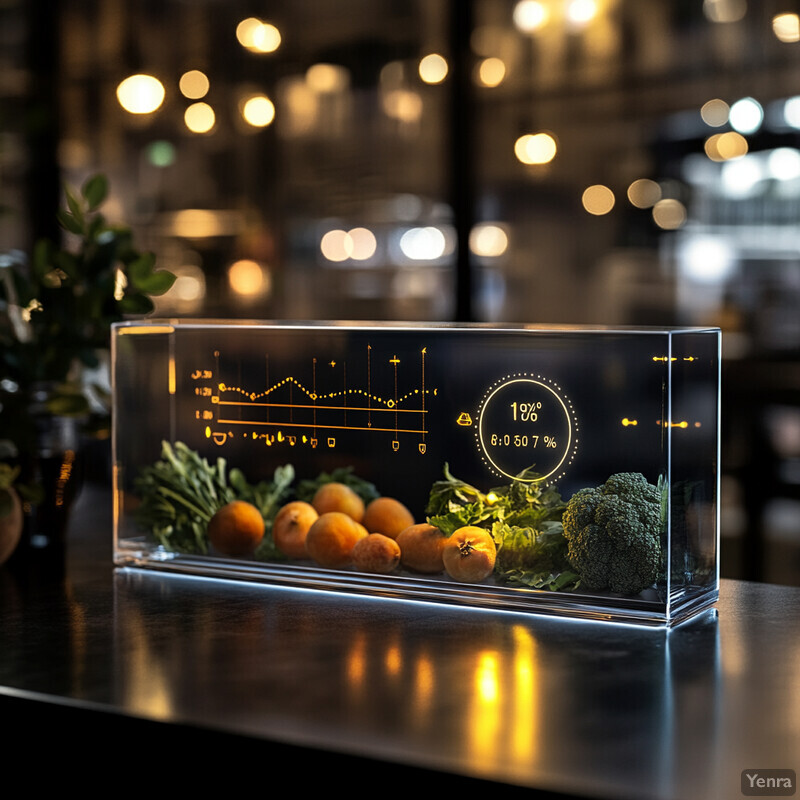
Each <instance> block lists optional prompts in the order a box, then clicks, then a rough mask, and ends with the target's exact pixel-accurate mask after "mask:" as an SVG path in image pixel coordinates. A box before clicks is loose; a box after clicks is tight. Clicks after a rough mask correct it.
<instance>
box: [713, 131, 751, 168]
mask: <svg viewBox="0 0 800 800" xmlns="http://www.w3.org/2000/svg"><path fill="white" fill-rule="evenodd" d="M704 147H705V151H706V155H707V156H708V157H709V158H710V159H711V160H712V161H727V160H728V159H730V158H741V157H742V156H743V155H746V154H747V151H748V149H749V148H748V145H747V139H745V138H744V136H742V135H741V134H740V133H736V131H727V132H726V133H715V134H714V135H713V136H709V137H708V139H706V142H705V145H704Z"/></svg>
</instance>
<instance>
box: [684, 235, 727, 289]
mask: <svg viewBox="0 0 800 800" xmlns="http://www.w3.org/2000/svg"><path fill="white" fill-rule="evenodd" d="M677 260H678V264H679V267H680V271H681V274H682V275H683V277H685V278H689V279H690V280H694V281H698V282H700V283H719V282H720V281H722V280H725V279H726V278H728V277H729V276H730V274H731V273H732V272H733V268H734V265H735V259H734V255H733V252H732V250H731V246H730V245H729V244H728V242H726V241H725V239H723V238H722V237H719V236H692V237H687V238H685V239H684V240H683V241H682V242H681V243H680V244H679V246H678V248H677Z"/></svg>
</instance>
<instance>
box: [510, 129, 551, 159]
mask: <svg viewBox="0 0 800 800" xmlns="http://www.w3.org/2000/svg"><path fill="white" fill-rule="evenodd" d="M557 151H558V145H557V143H556V140H555V138H554V137H553V136H552V135H551V134H549V133H526V134H524V135H523V136H520V137H519V139H517V141H516V142H515V143H514V155H516V157H517V158H518V159H519V160H520V161H521V162H522V163H523V164H549V163H550V162H551V161H552V160H553V159H554V158H555V156H556V152H557Z"/></svg>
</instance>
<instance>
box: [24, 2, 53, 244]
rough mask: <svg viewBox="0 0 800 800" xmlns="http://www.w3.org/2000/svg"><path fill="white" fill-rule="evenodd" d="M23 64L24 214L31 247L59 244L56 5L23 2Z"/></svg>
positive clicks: (51, 3)
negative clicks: (25, 86)
mask: <svg viewBox="0 0 800 800" xmlns="http://www.w3.org/2000/svg"><path fill="white" fill-rule="evenodd" d="M24 8H25V13H26V19H25V24H26V31H27V34H26V36H27V39H26V42H27V44H26V61H27V71H28V75H29V76H30V86H29V91H28V93H27V102H26V109H25V131H24V137H25V144H26V148H27V152H28V170H27V175H26V178H25V191H26V213H27V217H28V225H29V230H30V237H31V239H32V241H33V242H35V241H37V240H38V239H40V238H43V237H47V238H50V239H52V240H53V241H58V239H59V237H60V235H61V232H60V228H59V226H58V223H57V222H56V211H57V210H58V205H59V200H60V192H61V185H60V184H61V180H60V173H59V168H58V140H59V131H58V124H59V113H58V74H59V3H58V2H57V0H26V2H25V4H24Z"/></svg>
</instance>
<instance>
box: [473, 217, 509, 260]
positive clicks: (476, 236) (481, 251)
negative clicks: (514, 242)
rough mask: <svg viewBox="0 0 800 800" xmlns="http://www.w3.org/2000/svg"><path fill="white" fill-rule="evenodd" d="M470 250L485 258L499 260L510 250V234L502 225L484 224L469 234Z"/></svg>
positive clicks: (477, 226)
mask: <svg viewBox="0 0 800 800" xmlns="http://www.w3.org/2000/svg"><path fill="white" fill-rule="evenodd" d="M469 249H470V250H471V251H472V252H473V253H474V254H475V255H476V256H482V257H483V258H497V257H498V256H501V255H503V253H505V252H506V250H507V249H508V234H507V233H506V232H505V229H504V228H503V227H502V226H501V225H497V224H496V223H492V222H484V223H481V224H480V225H476V226H475V227H474V228H473V229H472V230H471V231H470V233H469Z"/></svg>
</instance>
